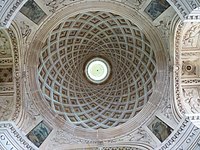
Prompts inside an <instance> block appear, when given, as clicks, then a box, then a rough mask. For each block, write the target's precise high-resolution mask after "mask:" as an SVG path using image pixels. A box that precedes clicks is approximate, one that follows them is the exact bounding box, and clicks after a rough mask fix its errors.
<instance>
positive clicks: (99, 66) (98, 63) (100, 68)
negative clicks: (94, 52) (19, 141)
mask: <svg viewBox="0 0 200 150" xmlns="http://www.w3.org/2000/svg"><path fill="white" fill-rule="evenodd" d="M85 75H86V77H87V79H88V80H89V81H91V82H92V83H95V84H100V83H103V82H104V81H106V80H107V79H108V77H109V76H110V65H109V64H108V62H107V61H106V60H105V59H103V58H99V57H96V58H93V59H91V60H90V61H88V62H87V64H86V66H85Z"/></svg>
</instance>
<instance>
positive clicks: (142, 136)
mask: <svg viewBox="0 0 200 150" xmlns="http://www.w3.org/2000/svg"><path fill="white" fill-rule="evenodd" d="M129 141H143V142H146V143H151V142H152V138H151V137H150V136H149V135H148V133H147V131H146V130H144V129H143V128H142V127H140V128H138V130H137V131H136V132H135V133H134V135H133V137H131V138H130V139H129Z"/></svg>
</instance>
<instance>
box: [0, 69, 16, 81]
mask: <svg viewBox="0 0 200 150" xmlns="http://www.w3.org/2000/svg"><path fill="white" fill-rule="evenodd" d="M12 81H13V72H12V68H0V83H2V82H12Z"/></svg>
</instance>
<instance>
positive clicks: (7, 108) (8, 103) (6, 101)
mask: <svg viewBox="0 0 200 150" xmlns="http://www.w3.org/2000/svg"><path fill="white" fill-rule="evenodd" d="M12 109H13V97H12V96H1V97H0V121H5V120H8V119H9V118H10V116H11V114H12Z"/></svg>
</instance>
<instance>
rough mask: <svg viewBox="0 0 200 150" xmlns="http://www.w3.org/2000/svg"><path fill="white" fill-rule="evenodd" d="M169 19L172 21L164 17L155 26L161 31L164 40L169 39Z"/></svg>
mask: <svg viewBox="0 0 200 150" xmlns="http://www.w3.org/2000/svg"><path fill="white" fill-rule="evenodd" d="M171 19H172V18H171V17H169V16H166V17H164V18H163V19H162V20H161V21H160V22H159V25H157V26H156V27H157V28H158V29H159V30H160V31H161V33H162V37H165V38H168V37H169V29H170V25H171Z"/></svg>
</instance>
